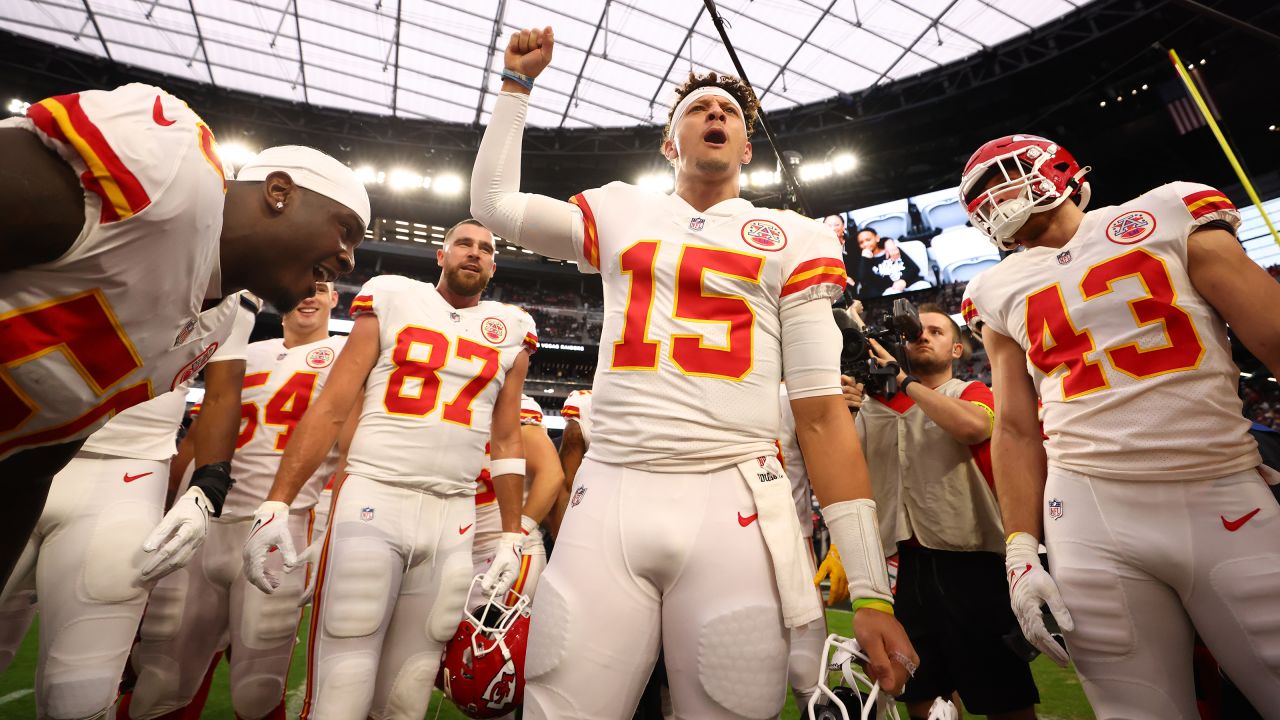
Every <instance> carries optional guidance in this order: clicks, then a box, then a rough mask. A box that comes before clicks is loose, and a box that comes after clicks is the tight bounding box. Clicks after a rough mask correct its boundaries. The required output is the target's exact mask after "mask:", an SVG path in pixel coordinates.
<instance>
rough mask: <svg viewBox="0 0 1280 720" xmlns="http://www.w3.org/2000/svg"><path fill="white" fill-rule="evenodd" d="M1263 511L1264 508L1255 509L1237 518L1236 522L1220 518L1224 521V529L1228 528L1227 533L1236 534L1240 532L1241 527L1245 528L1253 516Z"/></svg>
mask: <svg viewBox="0 0 1280 720" xmlns="http://www.w3.org/2000/svg"><path fill="white" fill-rule="evenodd" d="M1261 510H1262V508H1254V509H1253V510H1250V511H1249V512H1247V513H1245V514H1244V515H1241V516H1240V517H1238V518H1236V519H1235V520H1228V519H1227V518H1225V517H1223V516H1222V515H1219V516H1218V517H1219V518H1221V519H1222V527H1224V528H1226V529H1227V532H1235V531H1237V530H1239V529H1240V528H1241V527H1243V526H1244V524H1245V523H1247V522H1249V521H1250V520H1252V519H1253V516H1254V515H1257V514H1258V513H1259V512H1260V511H1261Z"/></svg>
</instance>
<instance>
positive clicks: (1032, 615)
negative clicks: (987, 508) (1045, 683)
mask: <svg viewBox="0 0 1280 720" xmlns="http://www.w3.org/2000/svg"><path fill="white" fill-rule="evenodd" d="M1004 567H1005V571H1006V573H1005V577H1006V578H1008V580H1009V601H1010V604H1011V605H1012V606H1013V614H1014V616H1015V617H1017V618H1018V625H1019V627H1021V628H1022V634H1023V635H1024V636H1025V637H1026V638H1027V641H1028V642H1030V643H1031V644H1032V645H1035V646H1036V647H1037V648H1039V650H1040V652H1042V653H1044V654H1045V655H1047V656H1048V657H1049V658H1050V659H1052V660H1053V661H1054V662H1056V663H1058V664H1059V665H1061V666H1062V667H1066V666H1067V663H1068V662H1069V661H1070V660H1071V656H1070V655H1068V654H1067V651H1066V650H1065V649H1063V647H1062V646H1061V645H1059V644H1058V641H1057V640H1054V639H1053V635H1052V634H1050V632H1049V629H1048V628H1047V627H1045V624H1044V615H1043V614H1042V613H1041V610H1040V606H1041V605H1042V604H1045V605H1048V606H1049V612H1051V613H1053V619H1054V620H1056V621H1057V622H1058V627H1059V628H1061V629H1062V630H1063V631H1064V632H1070V631H1071V630H1073V629H1074V628H1075V624H1074V623H1073V622H1072V621H1071V613H1069V612H1067V605H1066V603H1064V602H1062V595H1060V594H1059V593H1058V585H1057V583H1055V582H1054V581H1053V578H1052V577H1050V576H1049V573H1047V572H1045V569H1044V567H1043V566H1041V565H1040V543H1039V542H1037V541H1036V539H1035V538H1033V537H1031V536H1030V535H1028V534H1027V533H1024V532H1017V533H1014V534H1013V535H1011V536H1010V537H1009V540H1008V542H1007V543H1006V544H1005V550H1004Z"/></svg>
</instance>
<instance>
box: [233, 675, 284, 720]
mask: <svg viewBox="0 0 1280 720" xmlns="http://www.w3.org/2000/svg"><path fill="white" fill-rule="evenodd" d="M283 697H284V678H281V677H277V676H275V675H272V674H267V673H256V674H253V675H248V676H247V677H244V678H241V679H240V680H238V681H237V682H236V683H235V684H234V685H232V687H231V704H232V706H233V707H234V708H235V711H236V717H238V718H241V719H242V720H258V719H259V718H264V717H266V716H267V715H268V714H270V713H271V711H272V710H275V709H276V706H277V705H279V704H280V700H281V699H282V698H283Z"/></svg>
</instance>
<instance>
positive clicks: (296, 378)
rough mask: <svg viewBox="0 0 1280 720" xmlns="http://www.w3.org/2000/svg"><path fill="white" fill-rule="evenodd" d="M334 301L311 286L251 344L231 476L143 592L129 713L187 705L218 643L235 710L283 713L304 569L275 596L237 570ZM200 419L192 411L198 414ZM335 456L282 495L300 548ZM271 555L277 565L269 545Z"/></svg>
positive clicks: (249, 717) (327, 345) (336, 340)
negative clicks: (191, 547)
mask: <svg viewBox="0 0 1280 720" xmlns="http://www.w3.org/2000/svg"><path fill="white" fill-rule="evenodd" d="M337 302H338V294H337V293H336V292H335V291H334V289H333V286H332V285H331V284H329V283H327V282H325V283H318V284H317V286H316V292H315V295H313V296H312V297H310V298H308V299H306V300H303V301H302V302H301V303H300V304H299V305H298V306H297V307H296V308H294V309H293V310H291V311H289V312H288V313H285V315H284V317H283V318H282V325H283V326H284V337H283V338H276V339H272V340H263V341H261V342H256V343H253V344H252V345H250V346H249V348H248V353H247V360H246V367H245V375H244V389H243V391H242V398H241V402H242V406H241V407H242V411H241V416H242V417H243V423H242V427H241V429H240V433H239V437H238V439H237V441H236V451H235V457H234V459H233V460H232V463H231V472H232V474H233V475H234V476H235V477H236V479H237V482H236V484H235V485H234V486H233V487H232V488H231V492H229V493H228V494H227V499H226V502H225V504H224V505H223V510H222V517H220V518H218V519H217V520H215V521H214V522H213V523H212V524H211V527H210V530H209V537H208V539H207V540H206V542H205V544H204V545H203V546H202V547H201V548H200V550H199V551H198V552H197V553H196V555H195V557H194V558H193V559H192V562H191V563H190V564H189V565H188V567H187V568H186V569H185V570H183V571H181V572H177V573H174V574H173V575H171V576H170V577H168V578H166V579H165V580H163V581H161V583H160V584H159V585H158V586H157V587H156V589H155V590H154V591H153V592H152V596H151V601H150V603H149V604H148V606H147V612H146V615H145V616H144V618H143V621H142V629H141V632H140V641H139V643H138V645H137V647H136V648H135V649H134V652H133V660H132V665H133V670H134V672H135V673H136V674H137V678H138V679H137V682H136V684H135V686H134V689H133V694H132V697H131V699H130V703H129V708H128V714H127V717H130V718H135V719H136V720H143V719H150V718H157V717H161V716H163V715H165V714H167V713H170V712H172V711H174V710H177V709H179V708H184V707H187V706H188V705H189V704H190V703H191V700H192V698H193V697H194V696H195V695H196V692H197V690H198V689H199V688H200V684H201V682H202V681H203V680H204V676H205V669H206V668H207V667H208V666H209V662H210V660H211V659H212V658H214V656H215V653H217V652H218V651H219V650H221V649H222V648H223V646H224V641H225V639H229V643H227V645H226V647H227V649H228V650H229V652H228V656H229V660H230V685H231V704H232V707H234V708H235V712H236V716H237V717H238V718H242V720H257V719H258V718H265V717H283V712H284V706H283V703H284V691H285V677H286V675H287V674H288V671H289V660H290V658H291V657H292V654H293V645H294V639H295V635H296V632H297V628H298V621H299V619H300V613H301V611H300V610H299V609H298V600H299V598H300V597H301V596H302V591H303V586H304V585H305V581H306V577H305V573H302V572H298V573H291V574H288V575H285V576H283V577H282V578H281V584H280V587H279V588H277V589H276V592H274V593H272V594H267V593H264V592H262V591H261V590H259V589H258V588H256V587H253V586H252V585H250V584H249V583H248V581H247V579H246V578H245V576H244V573H243V572H241V566H242V563H243V561H242V557H241V549H242V548H243V546H244V541H245V538H246V537H247V536H248V534H249V530H250V527H251V526H252V524H253V523H252V521H253V514H254V511H255V510H256V509H257V508H258V505H259V504H261V502H262V501H263V500H264V499H265V498H266V496H267V491H268V490H269V489H270V487H271V481H272V479H273V478H274V477H275V473H276V469H277V468H278V467H279V465H280V458H281V456H282V455H283V453H284V451H285V448H286V447H287V446H288V444H289V440H290V439H291V437H292V435H293V432H294V430H295V428H296V426H297V424H298V421H299V420H300V419H301V418H302V417H303V416H304V415H305V413H306V412H307V410H308V408H309V407H310V406H311V404H312V403H313V402H314V401H315V399H316V398H317V397H318V396H319V394H320V392H321V390H322V389H323V388H324V385H325V382H326V381H327V379H328V376H329V371H330V369H331V368H332V367H333V363H334V361H335V360H336V358H337V357H338V353H340V352H341V351H342V347H343V344H344V343H345V341H346V338H344V337H342V336H330V335H329V313H330V311H331V310H332V309H333V308H334V306H336V305H337ZM206 419H207V418H205V417H204V413H202V417H201V420H200V422H201V423H203V422H204V421H205V420H206ZM337 454H338V453H337V449H336V448H334V449H333V450H331V451H330V453H329V455H328V457H326V459H325V461H324V462H323V463H321V465H320V467H319V468H318V469H317V471H316V472H315V473H313V474H312V475H311V477H310V478H308V480H307V481H306V482H305V483H304V484H303V486H302V488H301V490H300V492H299V493H298V495H297V497H295V498H294V499H293V502H291V503H290V510H289V529H290V531H291V533H292V540H293V542H294V543H295V547H306V545H307V542H308V541H309V539H310V535H309V533H310V531H311V525H312V518H313V516H314V512H315V505H316V501H317V498H318V497H319V495H320V488H321V487H322V486H323V485H324V483H325V481H326V480H327V479H328V478H329V476H330V474H331V473H332V472H333V466H334V464H335V463H336V461H337ZM270 562H271V564H272V565H273V568H272V569H273V570H278V569H279V567H278V566H279V563H280V561H279V553H276V554H273V555H272V557H271V560H270ZM122 717H125V715H122Z"/></svg>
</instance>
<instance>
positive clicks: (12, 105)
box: [8, 98, 31, 115]
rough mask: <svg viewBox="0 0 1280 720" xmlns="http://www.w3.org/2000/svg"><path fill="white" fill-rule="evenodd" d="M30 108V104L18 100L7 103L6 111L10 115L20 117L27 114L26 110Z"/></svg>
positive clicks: (14, 99)
mask: <svg viewBox="0 0 1280 720" xmlns="http://www.w3.org/2000/svg"><path fill="white" fill-rule="evenodd" d="M29 107H31V103H29V102H26V101H24V100H19V99H18V98H13V99H11V100H10V101H9V105H8V109H9V114H10V115H22V114H24V113H26V112H27V108H29Z"/></svg>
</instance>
